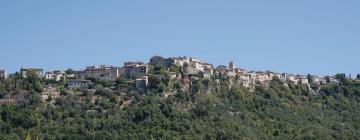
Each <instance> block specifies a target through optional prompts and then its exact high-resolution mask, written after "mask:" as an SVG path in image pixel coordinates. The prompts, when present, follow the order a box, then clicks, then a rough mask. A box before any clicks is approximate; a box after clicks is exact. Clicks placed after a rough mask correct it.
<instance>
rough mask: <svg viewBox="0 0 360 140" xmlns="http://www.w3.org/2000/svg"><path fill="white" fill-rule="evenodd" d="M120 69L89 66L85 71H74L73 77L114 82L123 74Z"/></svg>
mask: <svg viewBox="0 0 360 140" xmlns="http://www.w3.org/2000/svg"><path fill="white" fill-rule="evenodd" d="M121 69H122V68H119V67H113V66H106V65H101V66H99V67H96V66H89V67H86V69H85V70H80V71H75V77H77V78H79V79H86V78H97V79H102V80H108V81H115V79H116V78H118V77H119V76H120V75H122V74H123V71H122V70H121Z"/></svg>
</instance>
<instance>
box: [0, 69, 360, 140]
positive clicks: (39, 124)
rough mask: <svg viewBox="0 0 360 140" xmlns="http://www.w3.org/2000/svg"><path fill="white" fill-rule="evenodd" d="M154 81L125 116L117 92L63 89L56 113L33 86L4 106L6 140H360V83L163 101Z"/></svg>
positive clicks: (185, 94) (196, 92)
mask: <svg viewBox="0 0 360 140" xmlns="http://www.w3.org/2000/svg"><path fill="white" fill-rule="evenodd" d="M339 78H340V77H339ZM95 80H96V79H95ZM30 81H32V80H30ZM35 81H36V80H35ZM120 81H121V82H120ZM149 81H150V88H151V90H152V92H151V93H150V94H148V95H139V94H136V92H134V91H131V94H130V93H129V97H127V98H129V99H132V102H131V103H130V104H129V105H127V106H126V107H124V108H120V106H119V105H120V103H119V102H118V101H117V96H118V95H117V94H115V93H116V92H114V91H112V90H110V89H109V88H106V87H105V86H104V85H103V84H101V83H99V85H102V86H99V87H97V88H96V91H95V93H94V94H92V93H91V94H90V93H89V94H87V93H86V94H85V93H84V94H81V95H74V94H71V93H68V92H69V91H68V90H67V89H64V88H61V95H62V96H61V97H60V98H58V99H57V100H56V102H55V103H54V104H53V105H51V104H44V103H42V102H41V97H40V94H39V93H37V91H35V90H34V87H33V84H28V85H29V87H30V88H29V89H28V90H30V92H29V95H28V96H26V98H27V99H28V100H26V101H24V102H26V103H24V104H21V105H19V104H11V103H8V104H2V105H1V106H0V139H25V138H26V137H27V136H28V133H29V136H30V137H31V138H32V139H35V138H36V137H39V138H41V139H210V140H211V139H236V140H238V139H261V140H262V139H295V140H297V139H304V140H308V139H316V140H317V139H325V140H332V139H333V140H338V139H358V138H359V137H360V129H359V128H360V117H359V116H360V108H359V106H360V85H359V84H355V82H348V83H347V84H327V85H323V86H322V88H321V90H320V91H318V93H314V92H313V91H311V90H310V89H309V88H308V87H307V86H306V85H288V86H285V85H284V83H282V82H281V81H280V80H278V79H276V78H274V80H273V81H271V82H270V83H269V84H268V85H266V86H257V87H256V88H255V90H254V91H250V90H249V89H247V88H244V87H242V86H235V85H232V86H229V83H230V82H229V79H226V78H224V79H222V80H220V81H219V82H214V81H213V80H212V79H206V80H205V79H199V80H194V81H193V82H192V86H191V88H190V89H189V90H176V91H175V92H176V94H175V95H173V96H168V97H167V98H165V97H161V96H158V94H157V93H159V92H164V91H165V90H166V88H167V85H166V84H165V83H166V82H168V81H167V80H166V78H159V77H157V76H151V77H150V79H149ZM25 82H26V81H25ZM118 82H119V83H121V84H122V83H124V82H125V81H122V80H119V81H118ZM9 83H10V84H9ZM11 83H13V82H11V81H2V82H1V83H0V92H4V94H7V93H9V92H11V93H12V92H14V91H13V90H12V89H11V85H12V84H11ZM28 83H33V82H28ZM39 83H41V80H40V79H39ZM24 87H26V86H24ZM24 89H25V88H24ZM130 95H131V96H130ZM94 97H96V98H94ZM93 98H94V101H93Z"/></svg>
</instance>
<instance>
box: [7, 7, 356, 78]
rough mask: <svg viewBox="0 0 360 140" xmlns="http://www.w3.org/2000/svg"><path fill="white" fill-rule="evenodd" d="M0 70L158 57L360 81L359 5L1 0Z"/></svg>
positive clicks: (146, 59) (93, 63)
mask: <svg viewBox="0 0 360 140" xmlns="http://www.w3.org/2000/svg"><path fill="white" fill-rule="evenodd" d="M0 52H1V54H0V67H1V68H5V69H7V70H8V71H10V72H14V71H17V70H19V69H20V67H21V66H24V67H41V68H44V69H45V70H53V69H66V68H69V67H72V68H74V69H80V68H83V67H85V66H87V65H98V64H108V65H115V66H122V65H123V62H124V61H129V60H142V61H145V62H148V59H149V58H150V57H151V56H153V55H162V56H166V57H168V56H193V57H197V58H201V59H204V60H206V61H208V62H210V63H213V64H215V65H219V64H227V63H228V62H229V61H230V60H233V61H235V62H236V65H237V66H239V67H241V68H245V69H248V70H273V71H277V72H290V73H301V74H307V73H312V74H319V75H326V74H335V73H337V72H344V73H352V74H355V73H360V55H359V53H360V1H359V0H177V1H175V0H57V1H51V0H1V1H0Z"/></svg>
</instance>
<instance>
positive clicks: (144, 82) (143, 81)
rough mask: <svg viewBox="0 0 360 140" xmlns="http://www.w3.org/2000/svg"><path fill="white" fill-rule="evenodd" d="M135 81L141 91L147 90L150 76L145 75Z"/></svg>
mask: <svg viewBox="0 0 360 140" xmlns="http://www.w3.org/2000/svg"><path fill="white" fill-rule="evenodd" d="M135 83H136V89H138V90H139V91H141V92H146V90H147V87H148V84H149V77H148V76H143V77H141V78H138V79H136V80H135Z"/></svg>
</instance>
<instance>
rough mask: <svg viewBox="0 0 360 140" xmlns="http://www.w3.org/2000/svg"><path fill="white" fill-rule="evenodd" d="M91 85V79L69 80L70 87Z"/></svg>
mask: <svg viewBox="0 0 360 140" xmlns="http://www.w3.org/2000/svg"><path fill="white" fill-rule="evenodd" d="M90 85H91V81H90V80H79V79H71V80H68V82H67V87H68V88H87V87H89V86H90Z"/></svg>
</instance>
